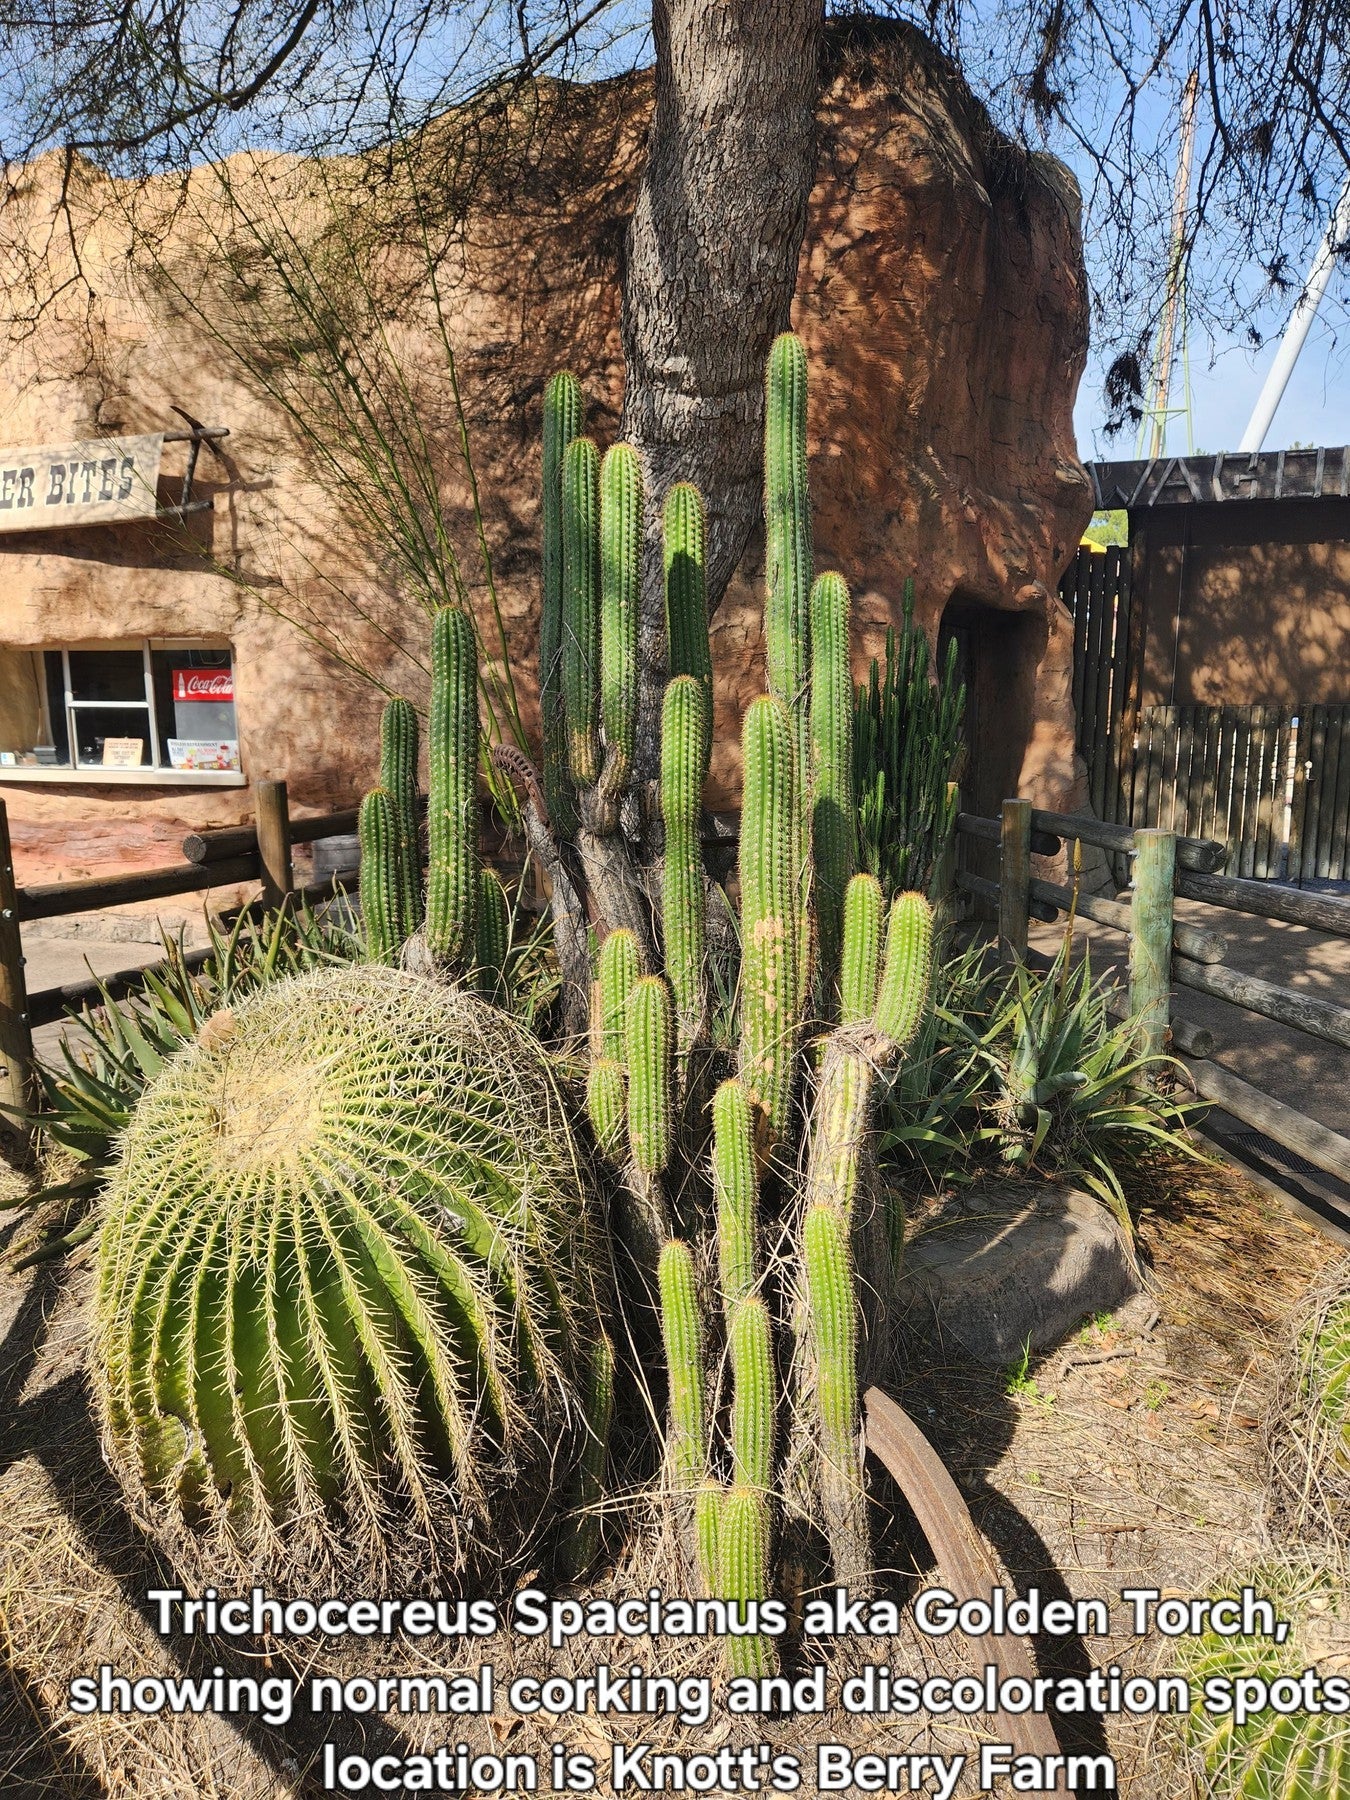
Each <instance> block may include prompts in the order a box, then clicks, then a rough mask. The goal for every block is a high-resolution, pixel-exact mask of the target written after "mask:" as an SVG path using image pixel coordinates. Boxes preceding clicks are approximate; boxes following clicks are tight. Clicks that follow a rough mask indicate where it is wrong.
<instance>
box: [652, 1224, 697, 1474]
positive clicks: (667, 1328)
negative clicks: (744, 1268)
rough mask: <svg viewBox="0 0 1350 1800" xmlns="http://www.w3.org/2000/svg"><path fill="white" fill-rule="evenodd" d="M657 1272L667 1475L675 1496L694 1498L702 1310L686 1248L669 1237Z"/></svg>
mask: <svg viewBox="0 0 1350 1800" xmlns="http://www.w3.org/2000/svg"><path fill="white" fill-rule="evenodd" d="M657 1273H658V1280H659V1286H660V1293H661V1337H662V1342H663V1344H664V1346H665V1353H666V1373H667V1377H668V1379H669V1382H670V1418H671V1431H670V1436H669V1439H668V1441H667V1444H666V1456H667V1464H668V1468H669V1477H670V1481H671V1484H672V1486H673V1487H674V1488H675V1489H676V1491H677V1492H679V1493H683V1494H693V1493H694V1492H695V1491H696V1490H697V1489H698V1488H700V1487H701V1486H702V1484H703V1482H704V1479H705V1477H706V1475H707V1468H708V1423H707V1399H706V1393H705V1387H706V1382H707V1375H706V1372H705V1364H704V1347H703V1346H704V1333H703V1312H702V1308H701V1307H700V1305H699V1298H698V1277H697V1274H696V1272H695V1269H694V1257H693V1252H692V1251H691V1250H690V1248H689V1246H688V1244H686V1243H684V1242H682V1241H681V1240H680V1239H679V1238H672V1239H671V1240H670V1242H669V1243H667V1244H666V1246H665V1247H664V1249H663V1250H662V1252H661V1261H660V1265H659V1268H658V1271H657Z"/></svg>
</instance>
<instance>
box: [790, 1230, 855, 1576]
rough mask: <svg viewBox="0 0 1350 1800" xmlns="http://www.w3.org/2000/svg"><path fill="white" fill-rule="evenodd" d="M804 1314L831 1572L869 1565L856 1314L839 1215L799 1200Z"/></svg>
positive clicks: (846, 1234)
mask: <svg viewBox="0 0 1350 1800" xmlns="http://www.w3.org/2000/svg"><path fill="white" fill-rule="evenodd" d="M802 1263H803V1267H804V1269H805V1274H806V1298H807V1314H808V1321H809V1330H810V1341H811V1347H812V1353H813V1360H814V1365H815V1367H814V1374H815V1394H816V1412H817V1422H818V1430H819V1452H820V1497H821V1503H822V1506H823V1508H824V1513H825V1524H826V1532H827V1535H828V1537H829V1543H830V1553H831V1557H832V1560H833V1563H834V1572H835V1577H836V1579H837V1580H839V1581H841V1582H843V1583H844V1584H845V1585H846V1586H851V1585H853V1584H854V1583H855V1582H856V1583H865V1582H866V1579H867V1576H868V1574H869V1573H870V1562H871V1556H870V1549H869V1544H868V1533H867V1510H866V1505H867V1502H866V1496H865V1494H864V1492H863V1488H862V1472H861V1469H860V1466H859V1455H858V1446H859V1437H858V1429H859V1414H858V1318H857V1307H856V1303H855V1299H854V1289H853V1259H852V1256H851V1254H850V1250H849V1228H848V1223H847V1220H846V1219H845V1218H844V1215H843V1214H842V1213H841V1212H840V1211H839V1209H838V1208H837V1207H834V1206H829V1205H821V1204H812V1205H809V1206H808V1207H807V1211H806V1218H805V1221H804V1224H803V1228H802Z"/></svg>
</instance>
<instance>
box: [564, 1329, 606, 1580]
mask: <svg viewBox="0 0 1350 1800" xmlns="http://www.w3.org/2000/svg"><path fill="white" fill-rule="evenodd" d="M613 1421H614V1345H613V1344H612V1343H611V1342H610V1340H609V1337H608V1335H607V1334H606V1333H605V1332H603V1331H602V1332H600V1333H599V1335H598V1336H597V1338H596V1341H595V1347H594V1349H593V1351H592V1352H591V1359H590V1366H589V1368H588V1369H587V1372H586V1386H585V1389H584V1392H583V1394H582V1429H583V1432H584V1438H583V1442H582V1447H581V1455H580V1458H579V1459H578V1462H577V1475H576V1498H575V1502H574V1504H573V1507H572V1516H571V1518H570V1519H569V1520H568V1524H567V1529H566V1533H565V1536H564V1538H563V1543H562V1547H561V1555H560V1558H559V1561H560V1563H561V1565H562V1573H563V1575H564V1579H566V1580H568V1581H579V1580H580V1579H581V1577H582V1576H583V1575H584V1574H585V1573H586V1571H587V1570H588V1569H589V1568H590V1566H591V1564H592V1563H593V1562H594V1561H595V1559H596V1556H597V1555H598V1554H599V1551H600V1526H601V1519H600V1503H601V1501H602V1500H603V1499H604V1497H605V1469H606V1465H607V1463H608V1461H609V1434H610V1427H611V1426H612V1424H613Z"/></svg>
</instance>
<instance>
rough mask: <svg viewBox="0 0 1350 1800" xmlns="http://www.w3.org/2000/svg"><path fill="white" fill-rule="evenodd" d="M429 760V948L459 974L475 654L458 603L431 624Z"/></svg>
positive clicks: (474, 811)
mask: <svg viewBox="0 0 1350 1800" xmlns="http://www.w3.org/2000/svg"><path fill="white" fill-rule="evenodd" d="M427 763H428V778H429V779H428V789H427V838H428V861H427V918H426V941H427V949H428V950H429V951H430V953H431V955H432V956H433V957H434V958H435V959H436V960H437V961H440V962H444V963H445V964H446V965H448V966H449V967H450V968H452V969H461V968H465V967H467V966H468V964H469V963H470V962H471V961H472V960H473V952H474V943H475V937H474V930H475V925H476V923H477V918H478V651H477V646H476V644H475V642H474V632H473V621H472V620H471V619H470V618H469V616H468V614H467V613H465V612H462V611H461V610H460V609H459V608H458V607H456V606H445V607H442V608H441V610H440V611H439V612H438V613H437V614H436V617H435V620H434V622H433V624H432V631H431V723H430V730H429V733H428V744H427Z"/></svg>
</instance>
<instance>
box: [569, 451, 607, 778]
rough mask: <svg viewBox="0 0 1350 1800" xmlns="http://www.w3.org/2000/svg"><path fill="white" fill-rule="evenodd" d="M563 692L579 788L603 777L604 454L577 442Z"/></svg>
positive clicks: (572, 456) (572, 466) (571, 457)
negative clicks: (602, 609)
mask: <svg viewBox="0 0 1350 1800" xmlns="http://www.w3.org/2000/svg"><path fill="white" fill-rule="evenodd" d="M562 513H563V616H562V694H563V722H564V725H565V726H566V730H567V766H568V769H569V770H570V772H571V776H572V780H573V781H574V782H575V783H576V784H577V786H578V787H581V786H585V787H590V786H591V785H592V784H593V783H594V782H595V780H596V778H597V777H598V776H599V773H600V733H599V724H600V705H599V701H600V684H599V680H598V674H599V647H600V452H599V450H598V449H597V448H596V445H595V442H594V440H593V439H591V438H587V437H579V438H573V440H572V442H571V443H570V444H569V445H568V446H567V449H566V450H565V451H564V453H563V469H562Z"/></svg>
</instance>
